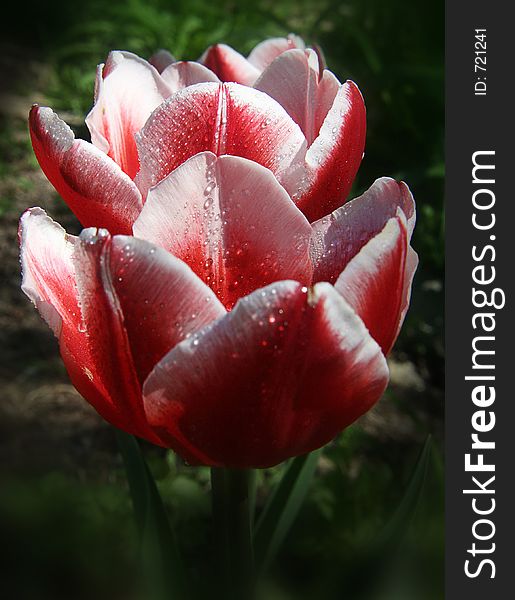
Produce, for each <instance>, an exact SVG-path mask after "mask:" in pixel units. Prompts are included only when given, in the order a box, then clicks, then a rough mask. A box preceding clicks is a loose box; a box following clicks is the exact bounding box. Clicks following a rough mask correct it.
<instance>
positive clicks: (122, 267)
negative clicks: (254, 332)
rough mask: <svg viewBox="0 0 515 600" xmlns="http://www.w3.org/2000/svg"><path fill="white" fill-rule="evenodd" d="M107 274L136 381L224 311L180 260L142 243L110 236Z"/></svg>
mask: <svg viewBox="0 0 515 600" xmlns="http://www.w3.org/2000/svg"><path fill="white" fill-rule="evenodd" d="M109 273H110V278H111V281H112V286H113V289H114V291H115V293H116V297H117V301H118V304H119V307H120V310H121V312H122V314H123V322H124V326H125V329H126V331H127V336H128V339H129V344H130V347H131V352H132V356H133V359H134V365H135V367H136V371H137V373H138V378H139V380H140V382H143V381H144V379H145V378H146V377H147V375H148V374H149V373H150V371H151V370H152V369H153V368H154V366H155V365H156V364H157V362H158V361H159V360H160V359H161V358H162V357H163V356H164V355H165V354H166V353H167V352H168V351H169V350H170V349H171V348H173V347H174V346H175V345H176V344H178V343H179V342H180V341H182V340H183V339H186V338H187V337H189V336H190V335H191V334H193V333H195V332H196V331H197V330H198V329H200V328H202V327H204V326H205V325H207V324H208V323H210V322H211V321H213V320H214V319H216V318H218V317H220V316H222V315H224V314H225V312H226V311H225V309H224V307H223V306H222V304H221V303H220V302H219V301H218V299H217V298H216V296H215V295H214V294H213V292H212V291H211V289H210V288H209V287H207V286H206V285H205V284H204V283H202V281H201V280H200V279H199V278H198V277H196V276H195V274H194V273H193V272H192V271H191V269H190V268H189V267H188V266H187V265H186V264H185V263H183V262H182V261H181V260H179V259H178V258H176V257H175V256H172V255H171V254H169V253H168V252H166V251H165V250H163V249H162V248H156V247H155V246H153V245H151V244H149V243H148V242H146V241H143V240H139V239H136V238H133V237H129V236H123V235H117V236H116V237H114V238H113V240H112V243H111V247H110V250H109Z"/></svg>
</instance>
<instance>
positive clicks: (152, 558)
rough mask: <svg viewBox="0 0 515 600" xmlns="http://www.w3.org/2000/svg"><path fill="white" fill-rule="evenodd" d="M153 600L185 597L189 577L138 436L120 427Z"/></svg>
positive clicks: (120, 440) (118, 437) (121, 447)
mask: <svg viewBox="0 0 515 600" xmlns="http://www.w3.org/2000/svg"><path fill="white" fill-rule="evenodd" d="M116 438H117V441H118V445H119V448H120V452H121V454H122V457H123V462H124V464H125V470H126V473H127V480H128V483H129V489H130V493H131V497H132V503H133V507H134V514H135V519H136V524H137V526H138V529H139V532H140V538H141V553H142V560H143V564H144V569H145V574H146V577H147V580H148V584H149V586H150V588H151V589H150V593H151V596H152V598H153V600H154V599H155V600H183V599H185V598H187V597H188V596H186V594H185V583H186V577H185V573H184V568H183V565H182V560H181V557H180V554H179V550H178V546H177V541H176V539H175V536H174V533H173V531H172V529H171V527H170V523H169V521H168V516H167V514H166V511H165V507H164V505H163V501H162V499H161V496H160V495H159V491H158V489H157V486H156V483H155V481H154V478H153V477H152V474H151V473H150V471H149V468H148V466H147V464H146V462H145V459H144V458H143V454H142V452H141V449H140V447H139V444H138V442H137V440H136V438H135V437H134V436H132V435H129V434H127V433H125V432H123V431H119V430H116Z"/></svg>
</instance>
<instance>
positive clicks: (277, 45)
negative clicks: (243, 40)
mask: <svg viewBox="0 0 515 600" xmlns="http://www.w3.org/2000/svg"><path fill="white" fill-rule="evenodd" d="M305 47H306V46H305V44H304V42H303V40H302V38H300V37H299V36H298V35H293V34H291V33H290V35H288V37H285V38H281V37H277V38H270V39H268V40H264V41H263V42H261V43H259V44H258V45H257V46H256V47H255V48H254V49H253V50H252V52H251V53H250V54H249V57H248V61H249V63H250V64H252V65H254V66H255V67H256V68H257V69H259V70H260V71H263V70H264V69H266V68H267V67H268V65H269V64H270V63H271V62H272V61H273V60H275V59H276V58H277V57H278V56H279V55H281V54H282V53H283V52H286V51H287V50H292V49H293V48H299V49H301V50H304V48H305Z"/></svg>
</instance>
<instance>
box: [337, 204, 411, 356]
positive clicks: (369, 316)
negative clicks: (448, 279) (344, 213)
mask: <svg viewBox="0 0 515 600" xmlns="http://www.w3.org/2000/svg"><path fill="white" fill-rule="evenodd" d="M407 251H408V234H407V230H406V220H405V218H404V215H402V214H401V215H400V216H398V217H393V218H392V219H390V220H389V221H388V222H387V223H386V225H385V226H384V229H383V230H382V231H381V232H380V233H379V234H377V235H376V236H375V237H373V238H372V239H371V240H370V241H369V242H367V243H366V244H365V245H364V246H363V248H361V250H360V251H359V252H358V253H357V254H356V256H354V258H353V259H352V260H351V261H350V262H349V264H348V265H347V266H346V267H345V269H344V271H343V272H342V274H341V275H340V277H339V278H338V280H337V281H336V283H335V288H336V290H338V292H340V294H341V295H342V296H343V297H344V298H345V300H346V301H347V302H348V303H349V304H350V305H351V306H352V307H353V308H354V310H355V311H356V313H357V314H358V315H359V316H360V317H361V318H362V319H363V322H364V323H365V325H366V326H367V329H368V330H369V332H370V334H371V336H372V337H373V338H374V339H375V340H376V342H377V343H378V344H379V345H380V346H381V348H382V350H383V353H384V354H385V355H386V354H388V352H389V351H390V350H391V348H392V346H393V343H394V342H395V339H396V337H397V334H398V332H399V329H400V320H401V315H402V312H403V309H404V312H405V308H406V306H407V298H406V296H407V294H408V295H409V290H406V285H407V283H406V258H407ZM410 270H411V277H412V276H413V273H414V269H413V265H411V266H410ZM409 284H411V279H410V281H409Z"/></svg>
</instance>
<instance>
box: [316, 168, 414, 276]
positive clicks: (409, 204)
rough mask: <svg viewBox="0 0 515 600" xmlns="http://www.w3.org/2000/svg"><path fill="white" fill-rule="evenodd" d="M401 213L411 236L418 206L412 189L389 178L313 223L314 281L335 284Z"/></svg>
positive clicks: (383, 178) (383, 179) (379, 181)
mask: <svg viewBox="0 0 515 600" xmlns="http://www.w3.org/2000/svg"><path fill="white" fill-rule="evenodd" d="M399 209H400V210H401V211H402V212H403V213H404V215H405V217H406V219H407V226H408V236H409V237H411V233H412V231H413V227H414V225H415V204H414V201H413V196H412V195H411V192H410V191H409V188H408V186H407V185H406V184H405V183H403V182H401V183H397V182H396V181H395V180H393V179H390V178H388V177H382V178H380V179H377V180H376V181H375V182H374V183H373V184H372V186H371V187H370V188H369V189H368V190H367V191H366V192H365V193H364V194H363V195H361V196H359V197H358V198H355V199H354V200H351V201H350V202H347V204H345V205H344V206H342V207H341V208H339V209H338V210H335V211H334V212H333V213H332V214H331V215H328V216H327V217H324V218H322V219H320V220H318V221H316V222H315V223H313V237H312V245H311V257H312V260H313V265H314V275H313V280H314V281H315V282H316V281H328V282H330V283H334V282H335V281H336V279H337V278H338V277H339V275H340V273H341V272H342V271H343V270H344V268H345V267H346V265H347V264H348V263H349V261H350V260H351V259H352V258H353V257H354V256H355V255H356V254H357V253H358V252H359V251H360V250H361V248H362V247H363V246H364V245H365V244H366V243H367V242H368V241H369V240H370V239H371V238H373V237H374V236H375V235H377V234H378V233H379V232H380V231H381V230H382V229H383V228H384V226H385V224H386V222H387V221H388V220H389V219H390V218H392V217H395V216H396V214H397V211H398V210H399Z"/></svg>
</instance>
